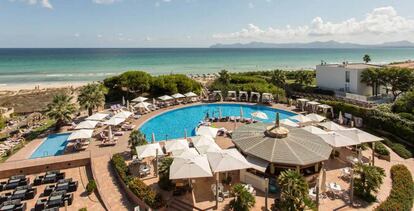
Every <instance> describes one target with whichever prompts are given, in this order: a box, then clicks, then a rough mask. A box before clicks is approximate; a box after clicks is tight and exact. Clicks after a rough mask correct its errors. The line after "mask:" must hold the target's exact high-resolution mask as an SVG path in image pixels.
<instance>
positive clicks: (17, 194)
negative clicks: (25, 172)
mask: <svg viewBox="0 0 414 211" xmlns="http://www.w3.org/2000/svg"><path fill="white" fill-rule="evenodd" d="M26 192H27V189H25V190H17V191H15V192H14V193H13V195H12V197H11V199H12V200H14V199H23V198H24V197H25V195H26Z"/></svg>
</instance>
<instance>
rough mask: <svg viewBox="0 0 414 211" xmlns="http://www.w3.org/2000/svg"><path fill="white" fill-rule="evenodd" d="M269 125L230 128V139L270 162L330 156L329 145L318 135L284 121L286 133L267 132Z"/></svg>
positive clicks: (300, 162)
mask: <svg viewBox="0 0 414 211" xmlns="http://www.w3.org/2000/svg"><path fill="white" fill-rule="evenodd" d="M271 126H272V124H268V123H255V124H247V125H244V126H241V127H239V128H237V129H236V130H235V131H234V132H233V135H232V137H233V142H234V144H235V145H236V146H237V147H238V148H239V149H240V150H242V151H243V152H244V153H246V154H250V155H253V156H256V157H258V158H261V159H263V160H267V161H269V162H271V163H279V164H286V165H294V166H297V165H299V166H303V165H308V164H312V163H317V162H320V161H324V160H327V159H328V158H329V155H330V154H331V151H332V148H331V147H330V146H329V145H328V144H327V143H325V141H324V140H323V139H322V138H320V137H319V136H317V135H314V134H312V133H310V132H308V131H306V130H303V129H301V128H295V127H289V126H285V125H284V127H285V128H286V129H288V130H289V132H288V135H287V136H286V137H284V138H276V137H274V136H271V135H269V134H268V132H266V131H267V130H268V129H269V127H271Z"/></svg>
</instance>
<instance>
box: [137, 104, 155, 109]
mask: <svg viewBox="0 0 414 211" xmlns="http://www.w3.org/2000/svg"><path fill="white" fill-rule="evenodd" d="M149 105H151V104H150V103H147V102H140V103H137V104H135V105H134V107H135V108H144V109H148V106H149Z"/></svg>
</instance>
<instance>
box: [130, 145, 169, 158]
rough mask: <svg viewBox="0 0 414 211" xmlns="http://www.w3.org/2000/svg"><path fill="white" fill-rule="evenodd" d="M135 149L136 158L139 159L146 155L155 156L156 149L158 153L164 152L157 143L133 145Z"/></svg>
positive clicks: (162, 153)
mask: <svg viewBox="0 0 414 211" xmlns="http://www.w3.org/2000/svg"><path fill="white" fill-rule="evenodd" d="M135 150H136V151H137V155H138V158H140V159H142V158H146V157H155V156H156V155H157V150H158V155H164V152H163V151H162V149H161V146H160V145H159V144H158V143H154V144H145V145H142V146H137V147H135Z"/></svg>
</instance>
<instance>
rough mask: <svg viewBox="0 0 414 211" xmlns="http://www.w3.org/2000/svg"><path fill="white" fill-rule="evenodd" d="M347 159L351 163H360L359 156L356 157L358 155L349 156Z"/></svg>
mask: <svg viewBox="0 0 414 211" xmlns="http://www.w3.org/2000/svg"><path fill="white" fill-rule="evenodd" d="M346 160H347V161H348V162H350V163H351V164H355V163H358V158H356V157H354V156H351V155H350V156H347V157H346Z"/></svg>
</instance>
